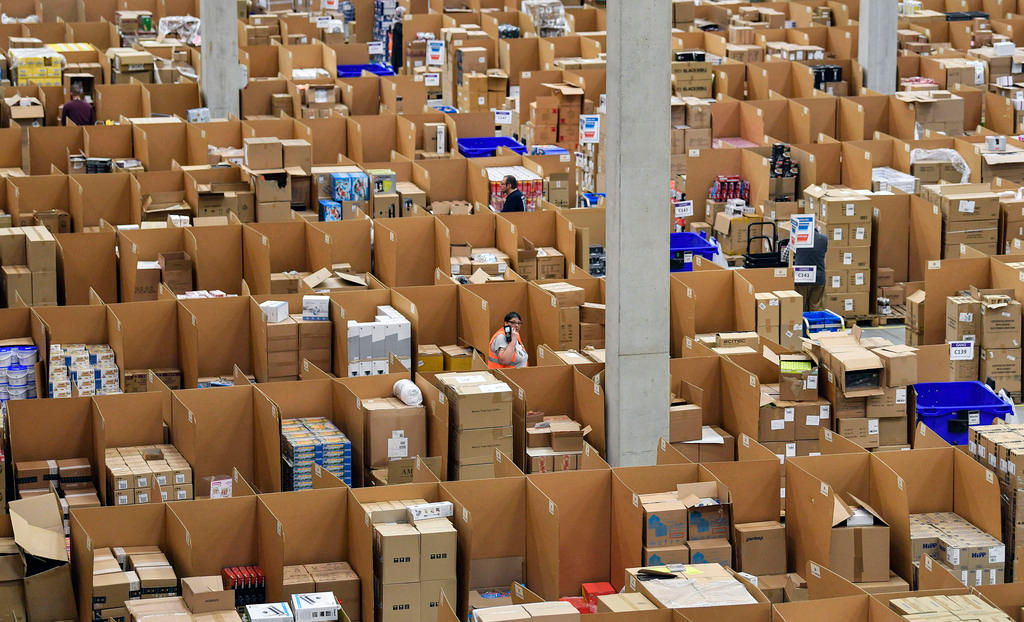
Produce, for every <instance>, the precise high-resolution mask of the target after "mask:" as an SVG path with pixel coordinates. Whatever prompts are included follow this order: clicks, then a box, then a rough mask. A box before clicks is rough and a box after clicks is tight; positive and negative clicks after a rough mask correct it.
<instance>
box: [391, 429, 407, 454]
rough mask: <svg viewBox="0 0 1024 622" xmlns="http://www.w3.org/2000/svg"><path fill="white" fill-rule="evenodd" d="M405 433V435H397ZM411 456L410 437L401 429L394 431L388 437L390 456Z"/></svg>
mask: <svg viewBox="0 0 1024 622" xmlns="http://www.w3.org/2000/svg"><path fill="white" fill-rule="evenodd" d="M397 434H403V436H395V435H397ZM408 456H409V439H407V438H405V436H404V433H402V432H400V431H395V432H392V436H391V438H389V439H388V458H407V457H408Z"/></svg>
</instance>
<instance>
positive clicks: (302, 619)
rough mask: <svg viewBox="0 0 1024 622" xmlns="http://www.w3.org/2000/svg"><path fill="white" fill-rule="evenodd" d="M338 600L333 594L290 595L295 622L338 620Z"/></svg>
mask: <svg viewBox="0 0 1024 622" xmlns="http://www.w3.org/2000/svg"><path fill="white" fill-rule="evenodd" d="M338 609H340V607H339V606H338V599H337V598H335V597H334V593H333V592H314V593H312V594H292V610H293V611H294V612H295V622H322V621H324V620H337V619H338Z"/></svg>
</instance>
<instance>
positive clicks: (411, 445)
mask: <svg viewBox="0 0 1024 622" xmlns="http://www.w3.org/2000/svg"><path fill="white" fill-rule="evenodd" d="M362 409H363V414H364V438H363V441H364V442H363V463H364V464H363V466H364V467H365V468H366V472H369V471H370V470H371V469H379V468H382V467H385V466H387V464H388V462H389V461H391V460H394V459H399V458H410V457H415V456H426V455H427V412H426V409H425V408H424V407H423V406H422V405H417V406H409V405H408V404H406V403H404V402H402V401H401V400H399V399H398V398H395V397H382V398H370V399H364V400H362Z"/></svg>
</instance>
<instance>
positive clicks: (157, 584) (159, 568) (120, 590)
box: [92, 546, 178, 620]
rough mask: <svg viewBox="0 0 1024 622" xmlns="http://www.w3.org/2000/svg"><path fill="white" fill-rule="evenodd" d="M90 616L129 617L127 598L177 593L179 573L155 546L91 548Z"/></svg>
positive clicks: (101, 618) (138, 600)
mask: <svg viewBox="0 0 1024 622" xmlns="http://www.w3.org/2000/svg"><path fill="white" fill-rule="evenodd" d="M92 565H93V576H92V609H93V619H96V620H111V619H128V618H129V613H128V610H127V609H126V608H125V607H126V602H127V601H134V602H136V603H138V602H140V599H161V598H162V597H166V596H177V594H178V577H177V575H175V573H174V568H173V567H171V563H170V562H169V561H168V560H167V558H166V557H165V556H164V554H163V552H162V551H161V550H160V548H159V547H156V546H134V547H123V548H122V547H116V548H113V549H111V548H109V547H104V548H99V549H96V550H94V551H93V564H92Z"/></svg>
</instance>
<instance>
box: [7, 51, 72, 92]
mask: <svg viewBox="0 0 1024 622" xmlns="http://www.w3.org/2000/svg"><path fill="white" fill-rule="evenodd" d="M8 56H9V59H8V62H9V63H10V67H11V73H12V74H13V76H14V79H15V84H17V85H18V86H28V85H30V84H35V85H37V86H60V85H61V79H62V73H63V71H64V63H65V60H64V57H63V56H62V55H61V54H60V53H59V52H57V51H56V50H53V49H51V48H48V47H42V44H40V47H30V48H11V49H10V50H9V53H8Z"/></svg>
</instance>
